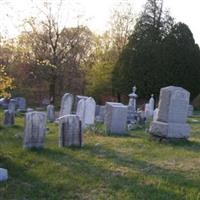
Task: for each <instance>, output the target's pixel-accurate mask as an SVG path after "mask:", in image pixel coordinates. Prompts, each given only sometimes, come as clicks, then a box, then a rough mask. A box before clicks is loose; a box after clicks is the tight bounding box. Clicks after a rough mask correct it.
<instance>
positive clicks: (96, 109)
mask: <svg viewBox="0 0 200 200" xmlns="http://www.w3.org/2000/svg"><path fill="white" fill-rule="evenodd" d="M99 111H100V105H96V108H95V117H96V116H99Z"/></svg>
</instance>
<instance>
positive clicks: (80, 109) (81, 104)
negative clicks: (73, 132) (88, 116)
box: [76, 99, 85, 128]
mask: <svg viewBox="0 0 200 200" xmlns="http://www.w3.org/2000/svg"><path fill="white" fill-rule="evenodd" d="M76 115H77V116H78V117H79V119H80V121H81V122H82V127H83V128H84V122H85V121H84V119H85V100H84V99H81V100H80V101H79V102H78V105H77V110H76Z"/></svg>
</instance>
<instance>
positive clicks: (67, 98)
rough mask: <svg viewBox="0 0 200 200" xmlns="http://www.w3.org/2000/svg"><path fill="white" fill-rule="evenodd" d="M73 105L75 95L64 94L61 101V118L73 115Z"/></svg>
mask: <svg viewBox="0 0 200 200" xmlns="http://www.w3.org/2000/svg"><path fill="white" fill-rule="evenodd" d="M72 105H73V95H72V94H69V93H66V94H64V95H63V97H62V100H61V106H60V114H59V116H60V117H62V116H64V115H69V114H71V111H72Z"/></svg>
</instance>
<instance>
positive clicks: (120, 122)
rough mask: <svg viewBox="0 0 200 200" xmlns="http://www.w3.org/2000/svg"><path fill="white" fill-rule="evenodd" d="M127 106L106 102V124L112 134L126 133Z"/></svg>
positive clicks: (107, 129)
mask: <svg viewBox="0 0 200 200" xmlns="http://www.w3.org/2000/svg"><path fill="white" fill-rule="evenodd" d="M127 112H128V108H127V106H125V105H123V104H122V103H114V102H106V106H105V118H104V124H105V126H106V132H107V133H110V134H124V133H126V121H127Z"/></svg>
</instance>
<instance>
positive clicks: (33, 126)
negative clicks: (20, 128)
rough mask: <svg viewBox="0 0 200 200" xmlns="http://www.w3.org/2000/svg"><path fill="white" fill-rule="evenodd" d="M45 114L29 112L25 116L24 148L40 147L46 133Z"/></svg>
mask: <svg viewBox="0 0 200 200" xmlns="http://www.w3.org/2000/svg"><path fill="white" fill-rule="evenodd" d="M45 126H46V114H45V113H44V112H37V111H34V112H29V113H26V116H25V130H24V143H23V147H24V148H33V147H34V148H42V147H43V145H44V138H45V133H46V127H45Z"/></svg>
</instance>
